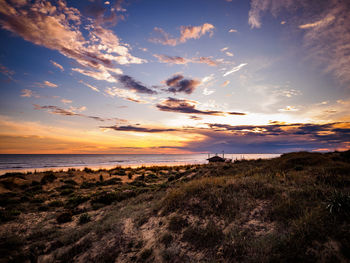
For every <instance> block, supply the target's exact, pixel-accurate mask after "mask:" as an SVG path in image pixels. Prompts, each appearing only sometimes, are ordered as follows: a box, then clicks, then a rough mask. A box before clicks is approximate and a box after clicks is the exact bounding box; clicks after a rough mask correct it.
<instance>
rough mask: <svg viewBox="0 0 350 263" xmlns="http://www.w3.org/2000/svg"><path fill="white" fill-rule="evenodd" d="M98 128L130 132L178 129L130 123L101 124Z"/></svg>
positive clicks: (155, 131)
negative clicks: (148, 126)
mask: <svg viewBox="0 0 350 263" xmlns="http://www.w3.org/2000/svg"><path fill="white" fill-rule="evenodd" d="M100 128H105V129H112V130H116V131H132V132H145V133H158V132H173V131H178V130H177V129H166V128H146V127H137V126H132V125H127V126H117V125H114V126H104V127H103V126H102V127H100Z"/></svg>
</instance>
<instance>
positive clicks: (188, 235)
mask: <svg viewBox="0 0 350 263" xmlns="http://www.w3.org/2000/svg"><path fill="white" fill-rule="evenodd" d="M0 193H1V196H0V206H1V208H0V220H1V223H0V255H2V257H3V258H2V259H1V260H0V262H24V261H26V260H30V261H32V262H36V261H39V262H73V261H74V262H114V261H115V262H298V261H299V262H301V261H302V262H348V261H349V260H350V221H349V216H350V151H347V152H343V153H338V152H335V153H326V154H320V153H307V152H300V153H289V154H284V155H282V156H281V157H279V158H275V159H271V160H252V161H247V160H242V161H236V162H234V163H231V164H229V163H223V164H222V163H221V164H208V165H190V166H181V167H147V168H146V167H142V168H137V169H131V168H120V167H119V168H118V167H117V168H115V169H112V170H99V171H92V170H90V169H84V170H83V171H79V170H74V169H71V170H69V171H67V172H63V171H61V172H44V173H34V174H30V173H29V174H18V173H16V174H6V175H3V176H1V177H0Z"/></svg>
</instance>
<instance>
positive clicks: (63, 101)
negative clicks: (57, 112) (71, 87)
mask: <svg viewBox="0 0 350 263" xmlns="http://www.w3.org/2000/svg"><path fill="white" fill-rule="evenodd" d="M61 102H62V103H63V104H70V103H72V102H73V101H72V100H67V99H61Z"/></svg>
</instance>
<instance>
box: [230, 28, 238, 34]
mask: <svg viewBox="0 0 350 263" xmlns="http://www.w3.org/2000/svg"><path fill="white" fill-rule="evenodd" d="M228 32H229V33H236V32H238V31H237V30H236V29H233V28H231V29H230V30H229V31H228Z"/></svg>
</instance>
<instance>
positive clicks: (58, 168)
mask: <svg viewBox="0 0 350 263" xmlns="http://www.w3.org/2000/svg"><path fill="white" fill-rule="evenodd" d="M207 163H208V162H207V161H203V162H196V163H193V162H155V163H140V164H124V165H115V164H113V165H83V166H52V167H39V168H17V169H4V170H0V176H1V175H4V174H6V173H28V172H32V173H35V172H46V171H53V172H58V171H64V172H67V171H68V169H72V168H73V169H77V170H83V169H84V168H89V169H92V170H94V171H97V170H99V169H107V170H108V169H112V168H115V167H120V168H140V167H152V166H182V165H198V164H199V165H202V164H207Z"/></svg>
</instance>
